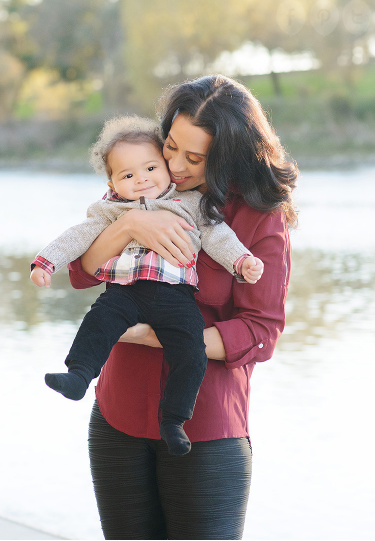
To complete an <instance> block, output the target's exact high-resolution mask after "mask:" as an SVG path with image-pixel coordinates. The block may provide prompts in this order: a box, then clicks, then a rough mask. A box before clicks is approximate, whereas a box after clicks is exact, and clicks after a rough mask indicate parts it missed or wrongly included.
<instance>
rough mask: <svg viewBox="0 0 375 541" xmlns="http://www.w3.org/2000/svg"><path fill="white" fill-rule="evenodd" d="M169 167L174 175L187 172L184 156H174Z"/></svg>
mask: <svg viewBox="0 0 375 541" xmlns="http://www.w3.org/2000/svg"><path fill="white" fill-rule="evenodd" d="M168 165H169V169H170V170H171V171H172V173H179V172H181V171H184V170H185V163H184V160H183V157H182V156H172V157H171V159H170V160H169V162H168Z"/></svg>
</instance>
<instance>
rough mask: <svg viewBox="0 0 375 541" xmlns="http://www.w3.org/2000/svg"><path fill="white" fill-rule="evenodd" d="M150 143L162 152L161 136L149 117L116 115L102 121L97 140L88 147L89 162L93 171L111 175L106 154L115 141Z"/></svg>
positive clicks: (157, 127) (109, 176)
mask: <svg viewBox="0 0 375 541" xmlns="http://www.w3.org/2000/svg"><path fill="white" fill-rule="evenodd" d="M121 142H125V143H134V144H140V143H151V144H153V145H154V146H155V147H156V148H157V149H158V150H159V151H160V153H162V150H163V138H162V136H161V130H160V128H159V126H158V125H157V124H156V122H154V121H153V120H151V119H149V118H142V117H140V116H137V115H132V116H128V115H126V116H118V117H115V118H111V119H110V120H107V121H106V122H105V123H104V126H103V129H102V131H101V132H100V134H99V137H98V140H97V141H96V143H94V144H93V145H92V147H91V148H90V164H91V165H92V167H93V168H94V170H95V172H96V173H98V174H99V175H100V174H103V173H105V174H106V175H107V177H108V178H109V179H110V178H111V175H112V171H111V168H110V167H109V164H108V155H109V153H110V152H111V150H112V149H113V147H114V146H115V145H116V144H117V143H121Z"/></svg>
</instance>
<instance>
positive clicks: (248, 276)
mask: <svg viewBox="0 0 375 541" xmlns="http://www.w3.org/2000/svg"><path fill="white" fill-rule="evenodd" d="M263 269H264V264H263V261H261V260H260V259H258V258H257V257H254V256H249V257H247V258H246V259H245V260H244V262H243V263H242V267H241V274H242V276H243V277H244V279H245V280H246V282H248V283H249V284H256V283H257V281H258V280H259V278H260V277H261V276H262V274H263Z"/></svg>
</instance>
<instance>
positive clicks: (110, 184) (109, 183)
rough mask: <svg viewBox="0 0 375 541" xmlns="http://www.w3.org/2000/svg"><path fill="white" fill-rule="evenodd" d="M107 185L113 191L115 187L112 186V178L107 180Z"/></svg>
mask: <svg viewBox="0 0 375 541" xmlns="http://www.w3.org/2000/svg"><path fill="white" fill-rule="evenodd" d="M107 186H109V187H110V188H111V190H113V191H115V188H114V186H113V182H112V180H109V181H108V182H107Z"/></svg>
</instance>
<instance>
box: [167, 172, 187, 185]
mask: <svg viewBox="0 0 375 541" xmlns="http://www.w3.org/2000/svg"><path fill="white" fill-rule="evenodd" d="M169 173H170V177H171V180H172V182H175V183H176V184H182V183H183V182H186V180H188V179H189V178H190V177H175V176H174V174H173V173H172V172H171V171H170V172H169Z"/></svg>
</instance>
